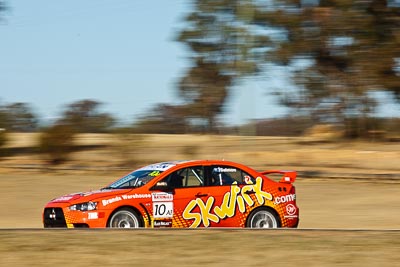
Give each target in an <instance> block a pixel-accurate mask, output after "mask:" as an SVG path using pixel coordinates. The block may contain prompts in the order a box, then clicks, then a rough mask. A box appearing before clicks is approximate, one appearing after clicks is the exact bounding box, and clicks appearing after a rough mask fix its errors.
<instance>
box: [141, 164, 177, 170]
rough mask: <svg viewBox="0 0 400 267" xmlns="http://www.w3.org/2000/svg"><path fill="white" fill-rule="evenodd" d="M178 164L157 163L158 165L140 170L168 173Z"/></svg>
mask: <svg viewBox="0 0 400 267" xmlns="http://www.w3.org/2000/svg"><path fill="white" fill-rule="evenodd" d="M175 165H176V164H174V163H169V162H165V163H156V164H151V165H148V166H145V167H143V168H140V169H139V170H149V171H150V170H154V171H166V170H168V169H169V168H172V167H174V166H175Z"/></svg>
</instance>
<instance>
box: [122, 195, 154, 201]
mask: <svg viewBox="0 0 400 267" xmlns="http://www.w3.org/2000/svg"><path fill="white" fill-rule="evenodd" d="M121 197H122V198H123V199H124V200H126V199H133V198H151V195H150V194H132V195H122V196H121Z"/></svg>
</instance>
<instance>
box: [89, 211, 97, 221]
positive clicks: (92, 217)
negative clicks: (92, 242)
mask: <svg viewBox="0 0 400 267" xmlns="http://www.w3.org/2000/svg"><path fill="white" fill-rule="evenodd" d="M98 218H99V215H98V214H97V212H89V213H88V220H95V219H98Z"/></svg>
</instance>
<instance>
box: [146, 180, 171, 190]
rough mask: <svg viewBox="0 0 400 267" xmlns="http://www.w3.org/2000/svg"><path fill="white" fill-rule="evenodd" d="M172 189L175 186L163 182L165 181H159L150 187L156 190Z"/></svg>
mask: <svg viewBox="0 0 400 267" xmlns="http://www.w3.org/2000/svg"><path fill="white" fill-rule="evenodd" d="M172 189H173V188H172V187H170V186H169V185H168V183H167V182H163V181H161V182H157V183H156V184H155V185H153V186H152V187H151V188H150V190H151V191H154V190H160V191H171V190H172Z"/></svg>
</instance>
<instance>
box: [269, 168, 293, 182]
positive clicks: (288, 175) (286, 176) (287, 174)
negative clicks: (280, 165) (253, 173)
mask: <svg viewBox="0 0 400 267" xmlns="http://www.w3.org/2000/svg"><path fill="white" fill-rule="evenodd" d="M271 173H278V174H283V176H282V178H281V180H280V181H279V182H280V183H286V184H292V183H294V181H296V177H297V172H295V171H276V170H271V171H265V172H262V173H261V174H262V175H267V174H271Z"/></svg>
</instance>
